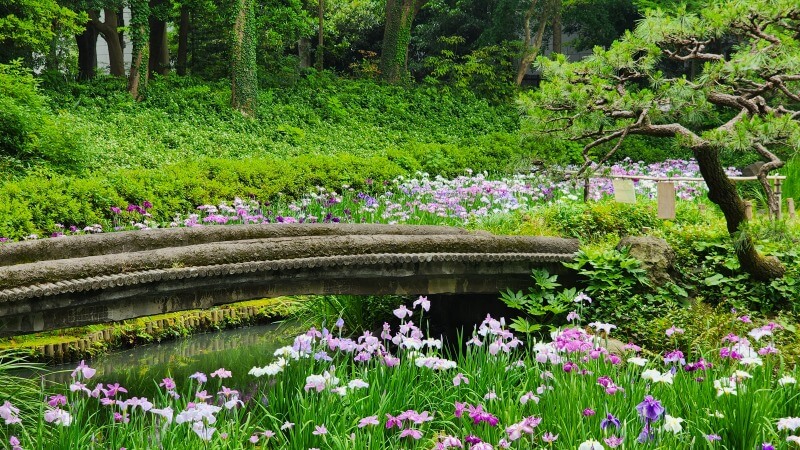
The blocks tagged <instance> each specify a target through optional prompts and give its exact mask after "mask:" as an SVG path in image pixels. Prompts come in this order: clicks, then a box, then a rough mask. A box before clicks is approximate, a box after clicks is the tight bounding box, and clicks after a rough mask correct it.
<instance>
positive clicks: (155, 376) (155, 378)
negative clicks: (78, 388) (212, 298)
mask: <svg viewBox="0 0 800 450" xmlns="http://www.w3.org/2000/svg"><path fill="white" fill-rule="evenodd" d="M298 332H299V327H298V326H297V324H295V323H282V324H269V325H257V326H252V327H246V328H236V329H232V330H224V331H220V332H217V333H209V334H200V335H194V336H190V337H187V338H181V339H178V340H174V341H167V342H163V343H160V344H152V345H147V346H143V347H137V348H132V349H128V350H124V351H119V352H115V353H110V354H107V355H102V356H99V357H97V358H95V359H93V360H91V361H87V364H88V365H89V366H91V367H92V368H95V369H97V374H96V375H95V376H94V377H93V378H92V379H91V380H90V381H91V383H87V384H89V385H90V387H92V386H94V384H95V383H98V382H99V383H104V384H108V383H119V384H120V385H122V386H124V387H125V388H127V389H128V396H138V397H142V396H145V397H152V396H154V394H155V393H156V392H157V390H158V383H160V382H161V380H162V379H163V378H165V377H172V378H173V379H174V380H175V382H176V383H177V384H178V390H179V391H182V389H181V387H182V386H183V385H185V383H186V382H187V381H188V380H189V378H188V377H189V375H192V374H193V373H195V372H203V373H205V374H206V375H208V374H210V373H211V372H213V371H215V370H217V369H219V368H221V367H224V368H225V369H227V370H230V371H231V372H233V378H232V379H228V380H225V385H226V386H228V387H231V388H237V387H238V388H245V387H246V385H247V383H249V382H252V381H253V380H254V378H253V377H252V376H249V375H247V372H248V371H249V370H250V369H251V368H252V367H253V366H265V365H267V364H269V363H270V362H272V360H273V359H274V357H273V353H274V351H275V350H276V349H277V348H278V347H281V346H283V345H286V344H287V343H290V342H291V340H292V338H293V336H294V335H295V334H297V333H298ZM76 365H77V364H68V365H62V366H56V367H53V368H52V370H53V371H54V372H53V373H52V374H50V375H48V376H47V378H48V379H50V380H53V381H56V382H58V383H61V384H69V383H70V382H71V378H70V373H71V372H72V370H73V369H74V368H75V366H76Z"/></svg>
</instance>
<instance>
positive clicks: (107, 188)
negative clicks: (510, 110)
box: [0, 129, 515, 239]
mask: <svg viewBox="0 0 800 450" xmlns="http://www.w3.org/2000/svg"><path fill="white" fill-rule="evenodd" d="M286 132H287V133H291V129H287V131H286ZM299 138H301V137H298V139H299ZM489 138H490V140H492V141H493V142H487V143H486V144H485V145H484V146H483V147H479V146H477V145H476V146H474V147H473V146H470V147H467V150H463V151H462V150H461V148H460V147H457V146H454V145H441V149H443V150H442V151H441V153H439V154H438V156H437V158H436V159H435V160H429V159H428V156H429V154H428V153H427V150H429V147H425V146H421V144H420V146H411V148H410V149H394V150H392V151H390V152H388V153H387V155H386V156H363V155H351V154H344V153H340V154H337V155H324V154H315V153H309V154H303V155H300V156H294V157H279V156H265V157H261V158H244V159H241V160H236V159H219V158H201V159H197V160H195V161H184V162H177V163H172V164H164V165H162V166H161V167H159V168H152V169H149V168H119V169H109V170H107V171H105V172H100V171H96V172H92V173H86V174H81V175H79V176H70V175H59V174H57V173H55V172H52V171H46V170H43V171H40V172H39V173H32V174H30V175H28V176H25V177H19V178H17V179H11V180H8V181H6V182H5V183H3V184H2V186H0V237H8V238H14V239H21V238H23V237H25V236H28V235H30V234H38V235H40V236H41V235H49V234H50V233H52V232H55V231H59V230H58V229H57V228H58V227H57V225H56V224H61V225H64V226H66V227H69V226H72V225H75V226H78V228H84V227H85V226H88V225H93V224H100V225H103V227H104V229H109V228H110V227H112V226H115V225H118V224H117V223H115V220H116V219H118V217H117V216H115V215H114V214H113V213H112V212H111V207H114V206H116V207H122V208H123V209H124V207H125V206H126V205H127V204H128V203H134V204H142V203H143V202H144V201H149V202H151V203H152V204H153V205H154V207H153V209H152V210H151V211H150V212H151V214H152V215H153V219H154V220H156V221H158V222H165V223H169V222H170V221H171V220H173V217H172V215H173V214H175V213H178V212H183V213H189V212H192V211H194V210H195V208H196V207H197V206H199V205H202V204H209V203H211V204H216V203H218V202H220V201H230V200H231V199H232V198H235V197H237V196H238V197H249V198H256V199H258V200H260V201H262V202H275V201H282V200H285V199H286V198H297V197H299V196H301V195H303V194H305V193H307V192H309V191H312V190H315V189H316V187H317V186H324V187H326V188H328V189H332V190H338V189H341V187H342V186H343V185H349V186H351V187H352V188H354V189H369V188H370V187H369V185H368V184H367V183H372V182H373V181H374V182H375V184H377V185H381V184H382V183H383V182H388V181H390V180H393V179H395V178H396V177H398V176H399V175H412V174H413V173H414V172H416V171H417V170H419V169H424V170H428V169H430V170H433V169H437V170H440V171H442V173H444V174H445V175H450V174H456V175H461V174H463V173H464V171H465V169H467V168H472V167H485V168H487V169H493V170H497V171H500V170H502V169H505V168H506V167H505V164H507V161H508V159H514V156H515V154H514V153H511V152H512V151H513V150H514V147H512V146H511V142H512V141H513V140H510V139H506V142H505V143H504V141H503V136H496V137H492V136H489ZM436 145H439V144H436ZM481 148H485V149H486V151H485V152H484V151H481V150H480V149H481ZM441 149H440V150H441ZM492 158H498V159H492ZM433 173H436V172H433Z"/></svg>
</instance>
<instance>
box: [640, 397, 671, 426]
mask: <svg viewBox="0 0 800 450" xmlns="http://www.w3.org/2000/svg"><path fill="white" fill-rule="evenodd" d="M636 411H638V412H639V415H640V416H641V417H642V419H644V420H645V422H655V421H656V420H658V419H659V418H660V417H661V415H663V414H664V407H663V406H662V405H661V402H660V401H658V400H656V399H655V398H653V396H652V395H648V396H646V397H645V398H644V401H642V403H639V404H638V405H636Z"/></svg>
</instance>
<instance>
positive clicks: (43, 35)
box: [0, 0, 86, 63]
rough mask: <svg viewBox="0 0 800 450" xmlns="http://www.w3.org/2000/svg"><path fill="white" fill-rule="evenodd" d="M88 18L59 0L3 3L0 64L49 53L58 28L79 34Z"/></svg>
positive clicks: (1, 4) (68, 32) (0, 25)
mask: <svg viewBox="0 0 800 450" xmlns="http://www.w3.org/2000/svg"><path fill="white" fill-rule="evenodd" d="M85 19H86V17H85V16H82V15H80V14H77V13H75V12H74V11H72V10H70V9H69V8H65V7H63V6H61V5H59V3H58V2H57V1H56V0H4V1H3V2H0V63H3V62H9V61H11V60H13V59H16V58H20V57H21V58H25V59H27V60H30V59H31V55H32V53H34V52H37V53H47V52H48V50H49V47H50V45H51V44H52V42H53V40H54V39H55V38H56V37H57V33H58V31H59V29H60V30H61V31H62V32H63V33H65V34H71V33H79V32H80V30H81V23H82V22H83V21H85Z"/></svg>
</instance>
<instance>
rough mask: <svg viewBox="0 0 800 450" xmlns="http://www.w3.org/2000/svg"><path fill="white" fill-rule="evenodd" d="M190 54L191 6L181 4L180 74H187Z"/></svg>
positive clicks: (179, 31)
mask: <svg viewBox="0 0 800 450" xmlns="http://www.w3.org/2000/svg"><path fill="white" fill-rule="evenodd" d="M188 55H189V8H187V7H186V6H185V5H184V6H181V20H180V25H178V60H177V66H178V75H180V76H184V75H186V61H187V56H188Z"/></svg>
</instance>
